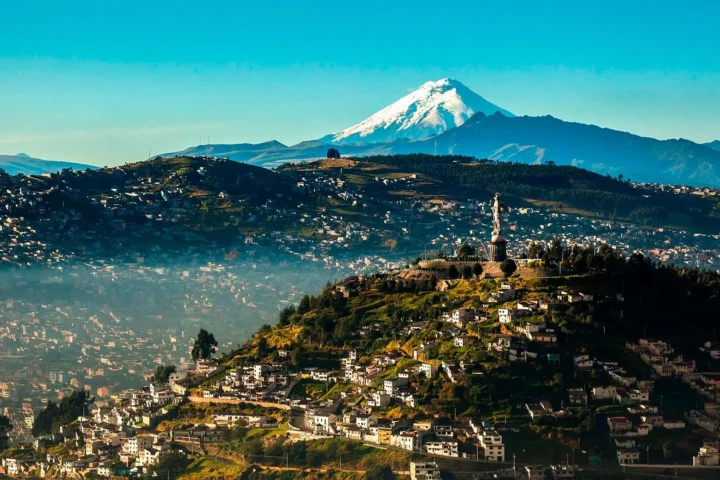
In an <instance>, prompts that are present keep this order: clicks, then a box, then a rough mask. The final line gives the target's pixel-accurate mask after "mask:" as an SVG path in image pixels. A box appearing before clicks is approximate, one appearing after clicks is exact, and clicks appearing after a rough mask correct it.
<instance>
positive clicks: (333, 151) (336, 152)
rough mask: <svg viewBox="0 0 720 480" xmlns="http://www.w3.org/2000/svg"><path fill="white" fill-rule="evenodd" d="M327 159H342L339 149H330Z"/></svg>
mask: <svg viewBox="0 0 720 480" xmlns="http://www.w3.org/2000/svg"><path fill="white" fill-rule="evenodd" d="M327 158H340V151H339V150H338V149H337V148H329V149H328V151H327Z"/></svg>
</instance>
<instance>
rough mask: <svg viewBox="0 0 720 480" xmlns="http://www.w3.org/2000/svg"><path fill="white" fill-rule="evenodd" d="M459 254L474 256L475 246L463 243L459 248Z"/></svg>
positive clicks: (464, 256) (461, 255)
mask: <svg viewBox="0 0 720 480" xmlns="http://www.w3.org/2000/svg"><path fill="white" fill-rule="evenodd" d="M457 256H458V257H460V258H466V257H474V256H475V248H474V247H473V246H472V245H470V244H467V243H463V244H462V246H461V247H460V248H459V249H458V252H457Z"/></svg>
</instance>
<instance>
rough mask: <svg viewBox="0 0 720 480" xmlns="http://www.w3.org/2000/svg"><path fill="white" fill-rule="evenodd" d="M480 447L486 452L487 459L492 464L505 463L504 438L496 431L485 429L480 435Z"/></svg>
mask: <svg viewBox="0 0 720 480" xmlns="http://www.w3.org/2000/svg"><path fill="white" fill-rule="evenodd" d="M478 440H479V441H480V446H481V447H482V448H483V449H484V450H485V459H486V460H490V461H492V462H504V461H505V445H504V444H503V439H502V436H501V435H500V434H499V433H498V432H496V431H495V430H490V429H483V430H482V431H481V432H480V434H479V435H478Z"/></svg>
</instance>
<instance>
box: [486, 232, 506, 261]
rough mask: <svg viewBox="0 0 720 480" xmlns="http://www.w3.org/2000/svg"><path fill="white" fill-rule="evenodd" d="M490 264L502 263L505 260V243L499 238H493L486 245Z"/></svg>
mask: <svg viewBox="0 0 720 480" xmlns="http://www.w3.org/2000/svg"><path fill="white" fill-rule="evenodd" d="M488 247H490V248H489V253H490V258H489V259H488V260H490V261H491V262H503V261H505V260H506V259H507V248H506V247H507V241H506V240H505V239H504V238H502V237H500V236H497V237H493V239H492V241H491V242H490V243H489V244H488Z"/></svg>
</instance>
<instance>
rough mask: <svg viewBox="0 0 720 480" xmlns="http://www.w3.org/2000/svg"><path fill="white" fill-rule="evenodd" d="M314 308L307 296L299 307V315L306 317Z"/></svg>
mask: <svg viewBox="0 0 720 480" xmlns="http://www.w3.org/2000/svg"><path fill="white" fill-rule="evenodd" d="M311 309H312V307H311V306H310V297H309V296H307V295H305V296H304V297H302V298H301V299H300V304H299V305H298V307H297V313H299V314H300V315H305V314H306V313H308V312H309V311H310V310H311Z"/></svg>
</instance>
